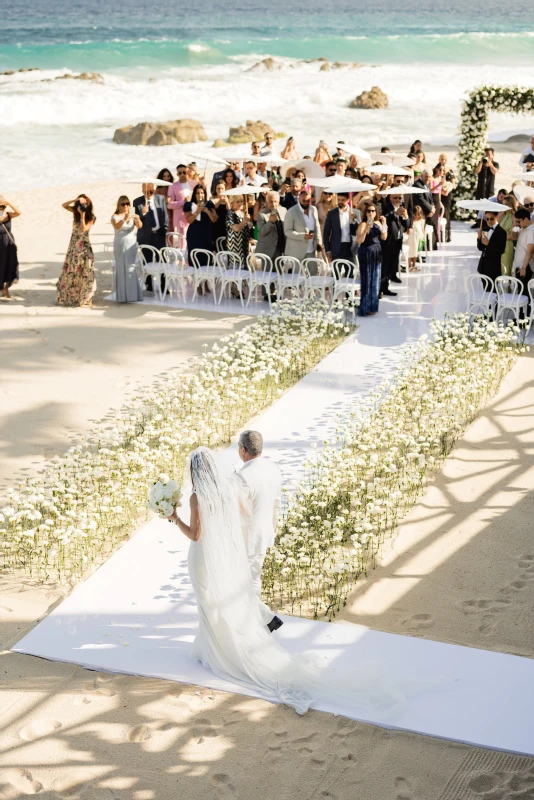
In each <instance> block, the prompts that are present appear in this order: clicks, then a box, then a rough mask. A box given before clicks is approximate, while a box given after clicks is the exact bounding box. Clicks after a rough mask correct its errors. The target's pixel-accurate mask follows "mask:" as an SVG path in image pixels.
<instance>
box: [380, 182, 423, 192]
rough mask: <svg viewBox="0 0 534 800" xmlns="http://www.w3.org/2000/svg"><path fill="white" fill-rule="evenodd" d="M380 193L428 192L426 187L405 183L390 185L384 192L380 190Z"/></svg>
mask: <svg viewBox="0 0 534 800" xmlns="http://www.w3.org/2000/svg"><path fill="white" fill-rule="evenodd" d="M378 194H384V195H387V194H426V189H418V188H417V186H407V185H406V184H403V185H402V186H389V187H388V188H387V189H384V191H383V192H378Z"/></svg>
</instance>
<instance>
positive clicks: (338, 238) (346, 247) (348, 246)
mask: <svg viewBox="0 0 534 800" xmlns="http://www.w3.org/2000/svg"><path fill="white" fill-rule="evenodd" d="M337 205H338V207H337V208H332V209H331V210H330V211H329V212H328V214H327V215H326V220H325V224H324V234H323V244H324V249H325V250H326V255H327V257H328V259H329V260H330V261H335V260H336V259H337V258H344V259H346V260H347V261H350V262H351V263H352V264H354V258H353V257H352V237H353V236H355V235H356V226H357V222H356V217H355V214H354V211H352V209H351V208H350V206H349V196H348V194H341V193H340V194H338V196H337ZM353 276H354V266H352V267H351V271H350V277H351V278H352V277H353Z"/></svg>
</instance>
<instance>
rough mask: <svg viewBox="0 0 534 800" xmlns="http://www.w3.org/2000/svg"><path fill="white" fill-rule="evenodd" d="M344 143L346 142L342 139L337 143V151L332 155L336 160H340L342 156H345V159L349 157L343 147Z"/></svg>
mask: <svg viewBox="0 0 534 800" xmlns="http://www.w3.org/2000/svg"><path fill="white" fill-rule="evenodd" d="M344 144H345V142H342V141H339V142H337V143H336V152H335V153H334V155H333V156H332V158H333V160H334V161H339V159H340V158H344V159H345V161H346V160H347V157H346V155H345V150H344V149H343V145H344Z"/></svg>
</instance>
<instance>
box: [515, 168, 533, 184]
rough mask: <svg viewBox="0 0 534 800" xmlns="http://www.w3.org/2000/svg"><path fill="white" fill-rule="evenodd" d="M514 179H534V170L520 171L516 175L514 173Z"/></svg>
mask: <svg viewBox="0 0 534 800" xmlns="http://www.w3.org/2000/svg"><path fill="white" fill-rule="evenodd" d="M512 178H513V179H514V181H518V180H521V181H530V182H532V181H534V170H533V171H532V172H518V173H517V174H516V175H512Z"/></svg>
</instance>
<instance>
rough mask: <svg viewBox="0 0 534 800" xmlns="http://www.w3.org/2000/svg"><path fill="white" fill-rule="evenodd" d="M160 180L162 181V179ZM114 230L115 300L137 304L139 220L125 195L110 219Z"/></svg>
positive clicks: (139, 291)
mask: <svg viewBox="0 0 534 800" xmlns="http://www.w3.org/2000/svg"><path fill="white" fill-rule="evenodd" d="M162 180H164V179H163V178H162ZM111 224H112V225H113V228H114V230H115V240H114V242H113V253H114V256H115V300H116V301H117V303H138V302H139V301H140V300H142V299H143V291H142V289H141V285H140V283H139V278H138V277H137V270H136V269H135V262H136V261H137V228H140V227H141V220H140V219H139V216H138V215H137V214H134V213H132V209H131V205H130V201H129V199H128V198H127V197H126V195H125V194H123V195H121V196H120V197H119V199H118V200H117V208H116V209H115V213H114V214H113V216H112V217H111Z"/></svg>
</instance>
